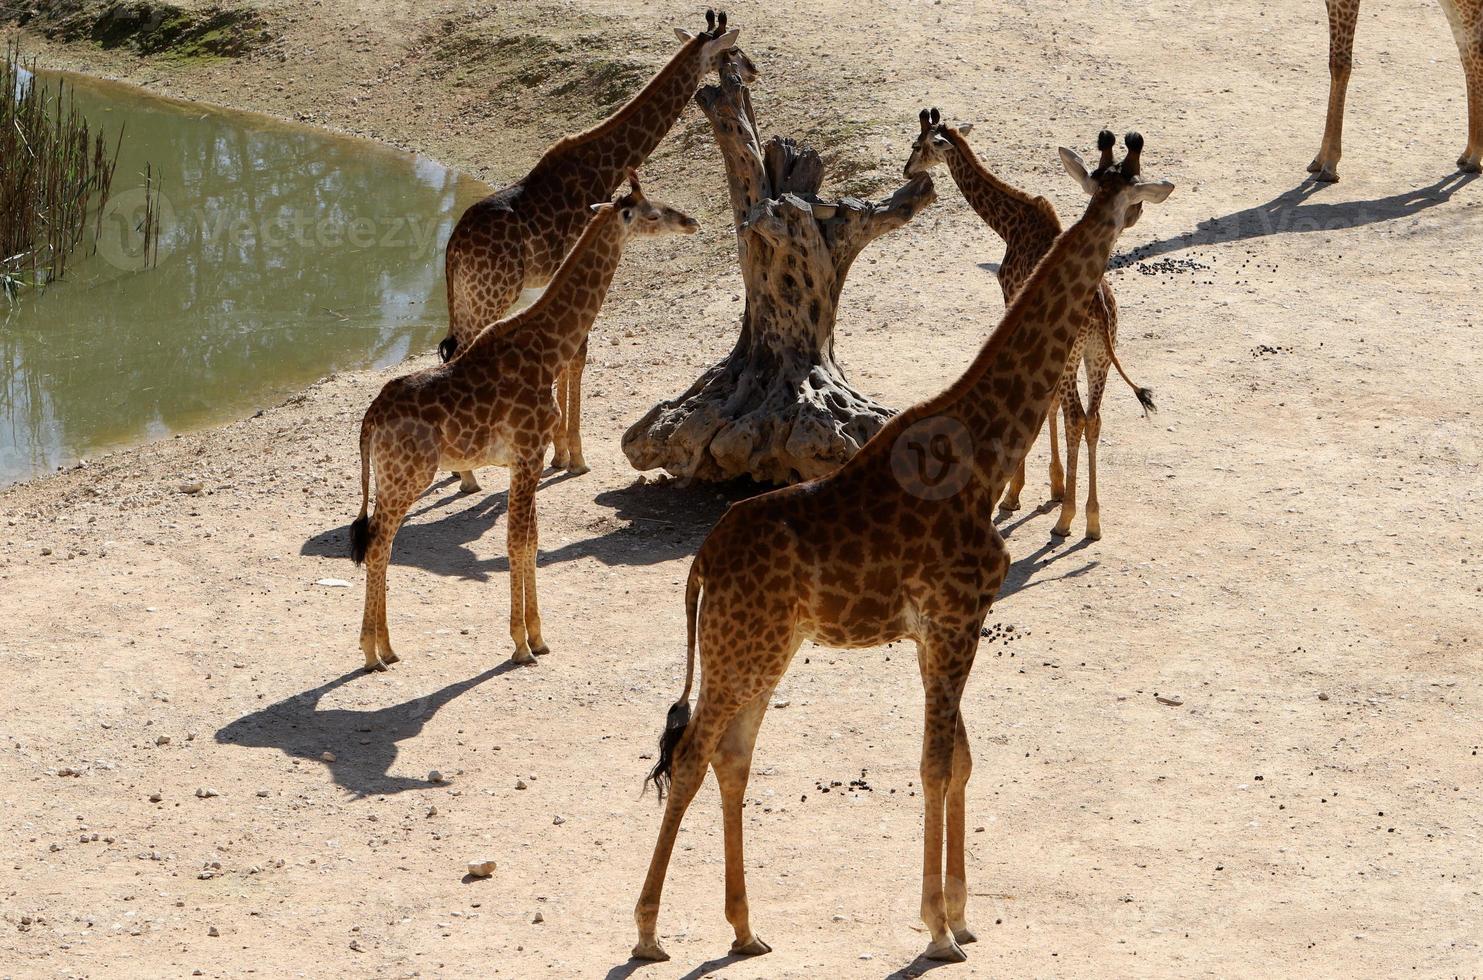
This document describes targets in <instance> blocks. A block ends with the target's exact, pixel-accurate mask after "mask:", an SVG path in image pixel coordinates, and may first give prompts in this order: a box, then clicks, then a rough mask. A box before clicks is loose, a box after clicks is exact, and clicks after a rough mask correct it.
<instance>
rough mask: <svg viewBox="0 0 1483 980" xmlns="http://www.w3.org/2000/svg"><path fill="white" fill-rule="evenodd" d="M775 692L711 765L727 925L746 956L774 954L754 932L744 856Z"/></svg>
mask: <svg viewBox="0 0 1483 980" xmlns="http://www.w3.org/2000/svg"><path fill="white" fill-rule="evenodd" d="M771 697H772V688H771V687H768V689H767V690H766V691H764V692H763V693H762V694H760V695H758V696H757V697H755V698H753V699H752V701H751V702H749V703H748V704H747V706H746V707H744V708H743V709H742V710H741V712H740V713H738V714H737V716H736V717H735V718H734V719H732V721H731V724H730V725H728V726H727V728H726V732H725V734H724V735H722V736H721V743H720V745H719V747H718V748H717V750H716V755H715V758H713V759H712V760H711V765H712V767H714V769H715V770H716V782H717V783H719V784H720V787H721V813H722V817H723V819H724V822H725V832H726V921H727V922H730V923H731V928H732V929H734V930H736V941H735V942H733V943H732V944H731V952H732V953H734V954H739V955H742V956H757V955H760V954H762V953H770V952H772V947H771V946H769V945H767V943H765V942H763V941H762V940H761V939H758V938H757V934H756V933H754V932H753V931H752V925H751V918H750V914H749V910H748V908H747V879H746V863H745V861H744V860H743V853H742V801H743V798H744V797H745V796H746V792H747V778H748V777H749V776H750V775H751V772H752V748H753V746H755V745H756V744H757V729H758V728H760V727H761V726H762V715H763V713H764V712H766V711H767V702H768V699H769V698H771Z"/></svg>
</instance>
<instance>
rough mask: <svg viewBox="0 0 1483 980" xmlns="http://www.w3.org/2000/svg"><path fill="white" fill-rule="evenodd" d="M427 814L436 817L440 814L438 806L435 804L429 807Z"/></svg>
mask: <svg viewBox="0 0 1483 980" xmlns="http://www.w3.org/2000/svg"><path fill="white" fill-rule="evenodd" d="M427 815H428V816H429V817H436V816H437V815H438V808H437V807H435V806H430V807H428V808H427Z"/></svg>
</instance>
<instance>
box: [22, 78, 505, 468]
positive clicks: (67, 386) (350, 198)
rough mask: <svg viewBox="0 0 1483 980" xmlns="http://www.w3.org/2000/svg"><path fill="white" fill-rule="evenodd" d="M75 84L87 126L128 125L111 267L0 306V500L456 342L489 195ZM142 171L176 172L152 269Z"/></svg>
mask: <svg viewBox="0 0 1483 980" xmlns="http://www.w3.org/2000/svg"><path fill="white" fill-rule="evenodd" d="M69 81H77V83H78V85H77V89H76V91H77V97H78V101H79V103H80V105H81V106H82V108H83V110H84V112H85V113H86V114H87V116H88V118H89V120H90V121H91V122H94V123H95V124H102V125H103V126H105V127H106V131H107V132H109V133H110V134H116V133H117V132H118V127H119V126H120V125H123V126H124V128H125V139H124V145H123V151H122V153H121V154H120V159H119V164H118V170H117V173H116V176H115V178H114V198H113V200H112V201H111V202H110V205H109V208H108V209H107V211H106V212H105V214H104V215H103V223H102V229H103V235H102V239H101V240H100V242H99V246H98V252H97V254H96V255H91V256H87V257H86V258H84V257H82V253H78V255H77V256H76V257H74V260H73V261H72V262H71V263H70V264H69V267H68V275H67V279H66V280H65V281H63V282H61V283H58V284H56V285H54V286H52V287H51V288H49V289H47V290H46V291H44V292H42V293H30V292H28V293H24V294H22V297H21V299H20V300H19V302H18V303H17V304H16V305H15V306H14V307H13V308H11V309H10V310H9V311H8V312H7V311H6V310H5V308H4V307H3V306H0V366H3V369H4V375H3V376H4V379H5V380H4V384H3V386H0V485H3V484H5V483H8V482H11V481H14V480H16V479H20V478H23V477H25V476H27V475H29V474H30V473H33V472H37V471H41V470H45V469H49V468H51V467H53V466H55V465H57V464H59V463H63V462H66V461H68V460H70V459H75V458H76V457H77V456H79V455H81V456H86V455H87V454H88V453H90V452H96V451H98V450H99V449H102V448H106V447H109V446H115V445H119V444H123V443H130V442H137V441H141V440H145V439H150V438H156V437H158V436H160V435H163V434H165V433H168V432H170V431H174V430H180V429H187V428H191V427H198V426H201V425H203V424H207V423H210V422H213V421H217V420H220V419H223V418H231V417H237V416H240V415H242V414H244V413H246V412H249V411H250V410H252V409H254V408H257V407H260V406H262V405H263V404H266V403H269V402H271V401H272V400H273V399H275V398H277V397H279V396H281V395H282V394H283V393H284V392H287V391H291V390H293V389H296V388H299V387H302V386H303V385H305V384H307V383H309V382H312V381H313V380H315V379H316V378H318V377H321V376H323V375H324V374H326V373H328V372H330V371H338V370H348V369H355V368H361V367H365V366H370V365H377V366H379V365H384V364H388V363H392V362H395V361H397V360H400V359H401V358H403V357H405V356H406V355H407V354H408V353H409V352H413V351H420V350H424V349H426V348H428V347H430V346H431V345H432V344H434V343H436V341H437V340H438V339H439V338H440V337H441V336H442V334H443V332H444V329H445V324H446V317H445V314H444V309H445V307H444V297H443V282H442V246H443V243H444V242H445V241H446V240H447V237H448V234H449V233H450V232H451V230H452V223H453V221H455V220H456V219H457V216H458V215H459V213H461V211H462V210H463V208H464V207H466V206H467V205H468V204H469V203H471V202H472V201H474V200H476V199H477V198H478V197H479V196H481V195H483V194H485V193H488V188H487V187H485V186H484V185H483V184H481V183H480V182H478V181H475V180H472V179H471V178H467V177H463V176H461V175H459V174H457V173H455V172H453V171H450V170H448V169H446V168H444V167H441V166H439V165H437V164H436V163H434V162H432V161H429V160H426V159H422V158H414V157H411V156H409V155H407V154H402V153H398V152H395V151H392V150H388V149H385V148H382V147H379V146H376V145H375V144H371V143H367V142H363V141H355V140H346V139H338V138H335V137H332V136H328V135H326V134H323V133H319V132H316V131H313V130H310V129H308V128H305V127H294V126H289V125H286V124H278V123H275V122H273V121H271V120H266V119H263V118H260V117H256V116H250V115H245V114H239V113H228V112H222V111H217V110H208V109H203V108H202V107H200V106H193V105H186V104H178V103H174V102H169V101H165V100H161V99H156V98H153V97H149V96H142V95H140V94H139V93H138V92H136V91H135V90H132V89H129V88H126V87H123V86H116V85H111V84H107V83H99V82H93V81H90V80H80V79H73V78H72V77H71V76H69ZM146 160H148V161H149V162H150V163H152V164H153V165H154V166H155V167H156V168H157V169H162V170H163V171H164V184H163V190H164V198H165V207H164V209H163V215H164V219H163V222H162V233H161V237H160V242H159V262H158V265H157V267H155V268H152V269H144V268H143V267H142V266H143V264H144V263H143V254H142V252H143V249H142V240H141V236H140V233H139V220H140V217H141V216H142V213H143V212H142V209H143V201H144V195H143V190H142V188H143V184H144V178H143V172H144V164H145V161H146Z"/></svg>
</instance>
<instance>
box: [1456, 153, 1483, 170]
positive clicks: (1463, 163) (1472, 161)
mask: <svg viewBox="0 0 1483 980" xmlns="http://www.w3.org/2000/svg"><path fill="white" fill-rule="evenodd" d="M1457 169H1458V170H1461V171H1462V172H1463V173H1465V174H1476V173H1483V162H1480V161H1479V160H1478V159H1476V158H1474V157H1470V156H1468V155H1467V154H1466V153H1464V154H1463V155H1462V156H1460V157H1458V158H1457Z"/></svg>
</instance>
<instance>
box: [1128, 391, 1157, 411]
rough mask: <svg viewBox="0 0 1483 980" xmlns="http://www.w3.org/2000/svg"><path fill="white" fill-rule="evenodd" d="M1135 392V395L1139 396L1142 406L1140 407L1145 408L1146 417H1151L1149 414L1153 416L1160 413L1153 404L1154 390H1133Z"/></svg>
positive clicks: (1139, 402)
mask: <svg viewBox="0 0 1483 980" xmlns="http://www.w3.org/2000/svg"><path fill="white" fill-rule="evenodd" d="M1133 391H1134V394H1136V395H1137V396H1138V404H1140V405H1142V406H1143V412H1144V414H1145V415H1149V414H1152V413H1154V412H1157V411H1158V407H1157V406H1156V405H1154V403H1153V390H1152V389H1149V388H1135V389H1133Z"/></svg>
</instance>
